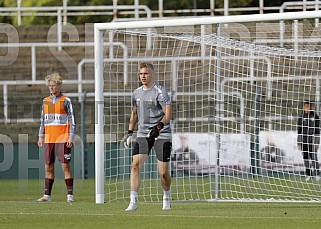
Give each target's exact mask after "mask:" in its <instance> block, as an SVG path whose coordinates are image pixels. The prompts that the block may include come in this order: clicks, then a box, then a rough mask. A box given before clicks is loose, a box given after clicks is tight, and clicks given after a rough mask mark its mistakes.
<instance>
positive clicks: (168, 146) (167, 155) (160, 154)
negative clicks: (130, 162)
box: [133, 137, 172, 162]
mask: <svg viewBox="0 0 321 229" xmlns="http://www.w3.org/2000/svg"><path fill="white" fill-rule="evenodd" d="M153 146H154V149H155V153H156V157H157V159H158V160H159V161H162V162H169V161H170V159H171V151H172V142H171V140H170V139H157V140H154V139H152V138H143V137H138V138H136V143H135V146H134V150H133V155H137V154H148V155H149V153H150V151H151V149H152V147H153Z"/></svg>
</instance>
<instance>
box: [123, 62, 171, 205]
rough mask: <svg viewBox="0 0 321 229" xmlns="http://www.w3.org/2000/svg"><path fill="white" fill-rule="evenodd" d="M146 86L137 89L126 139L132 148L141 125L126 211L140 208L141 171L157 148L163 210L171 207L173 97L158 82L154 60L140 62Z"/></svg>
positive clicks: (140, 73) (140, 74)
mask: <svg viewBox="0 0 321 229" xmlns="http://www.w3.org/2000/svg"><path fill="white" fill-rule="evenodd" d="M139 77H140V81H141V84H142V86H141V87H139V88H137V89H136V90H135V91H134V92H133V96H132V112H131V117H130V123H129V127H128V132H127V134H126V135H125V137H124V138H123V141H124V146H125V148H128V147H129V144H130V142H131V138H132V134H133V132H134V129H135V127H136V123H137V124H138V130H137V138H136V143H135V145H134V149H133V162H132V168H131V174H130V183H131V184H130V204H129V206H128V208H127V209H126V211H134V210H136V209H137V198H138V189H139V183H140V178H139V176H140V175H139V174H140V170H141V168H142V166H143V165H144V162H145V161H146V159H147V158H148V155H149V153H150V151H151V148H152V147H154V149H155V152H156V157H157V160H158V163H157V164H158V173H159V176H160V180H161V185H162V187H163V191H164V195H163V208H162V209H163V210H170V209H171V195H170V186H171V177H170V174H169V171H168V166H169V161H170V157H171V149H172V141H171V136H172V133H171V127H170V125H169V124H170V119H171V118H172V104H171V99H170V97H169V95H168V93H167V92H166V90H165V88H164V87H162V86H160V85H158V84H157V83H156V82H155V79H154V77H155V72H154V66H153V65H152V64H151V63H141V64H140V65H139Z"/></svg>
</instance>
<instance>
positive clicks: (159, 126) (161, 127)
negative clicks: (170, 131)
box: [157, 122, 165, 130]
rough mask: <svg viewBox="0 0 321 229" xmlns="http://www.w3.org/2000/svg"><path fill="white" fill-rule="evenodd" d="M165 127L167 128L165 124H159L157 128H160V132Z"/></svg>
mask: <svg viewBox="0 0 321 229" xmlns="http://www.w3.org/2000/svg"><path fill="white" fill-rule="evenodd" d="M164 126H165V124H164V123H163V122H159V123H158V124H157V127H158V129H159V130H161V129H163V127H164Z"/></svg>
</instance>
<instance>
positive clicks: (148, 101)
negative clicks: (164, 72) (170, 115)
mask: <svg viewBox="0 0 321 229" xmlns="http://www.w3.org/2000/svg"><path fill="white" fill-rule="evenodd" d="M171 103H172V102H171V98H170V97H169V95H168V93H167V92H166V90H165V88H163V87H162V86H160V85H158V84H154V85H153V86H152V87H151V88H149V89H144V88H143V86H141V87H139V88H137V89H136V90H135V91H134V93H133V96H132V105H133V106H135V107H136V108H137V116H138V131H137V137H147V134H148V131H149V128H151V127H153V126H155V125H156V124H157V123H159V122H161V121H162V119H163V117H164V115H165V113H164V111H163V107H164V108H165V106H166V105H171ZM158 138H159V139H171V128H170V125H169V124H167V125H165V126H164V128H163V129H162V130H161V132H160V134H159V137H158Z"/></svg>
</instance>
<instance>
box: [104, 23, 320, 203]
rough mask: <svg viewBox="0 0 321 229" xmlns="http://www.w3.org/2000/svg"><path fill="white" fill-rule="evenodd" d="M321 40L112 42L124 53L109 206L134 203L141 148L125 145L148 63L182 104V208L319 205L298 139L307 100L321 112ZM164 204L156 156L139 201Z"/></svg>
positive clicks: (226, 29)
mask: <svg viewBox="0 0 321 229" xmlns="http://www.w3.org/2000/svg"><path fill="white" fill-rule="evenodd" d="M280 31H283V32H282V33H281V32H280ZM320 35H321V34H320V29H319V28H318V27H314V26H313V24H310V23H309V21H303V22H300V23H298V22H283V23H280V22H276V23H257V24H253V23H252V24H251V23H248V24H226V25H220V26H216V25H211V26H190V27H188V26H187V27H184V28H182V27H169V28H149V29H135V30H117V31H112V32H109V34H108V36H107V33H106V36H105V41H107V42H111V43H112V42H122V43H123V44H124V46H117V47H116V46H105V47H104V55H105V56H104V57H105V58H106V59H108V61H106V62H105V65H104V98H105V108H104V116H105V117H104V120H105V126H104V131H105V147H106V152H105V157H106V159H105V175H106V197H107V201H115V200H125V201H128V200H129V192H130V166H131V150H132V148H130V149H129V150H127V149H124V147H123V145H122V142H121V138H122V137H123V136H124V134H125V133H126V132H127V128H128V124H129V117H130V111H131V95H132V92H133V91H134V90H135V89H136V88H137V87H139V86H140V82H139V77H138V65H139V63H140V62H151V63H153V64H154V66H155V72H156V81H157V82H158V83H159V84H160V85H163V86H164V87H165V88H166V89H167V91H168V92H169V93H170V96H171V98H172V105H173V120H172V122H171V126H172V130H173V138H172V142H173V150H172V160H171V162H170V164H171V166H170V167H171V168H170V170H171V171H170V172H171V176H172V186H171V193H172V198H173V200H177V201H189V200H201V201H202V200H207V201H209V200H243V201H244V200H249V201H313V200H319V197H320V194H321V191H320V190H321V189H320V184H321V183H320V182H319V181H318V179H317V178H318V176H315V177H313V179H312V180H309V181H306V176H305V166H304V163H303V158H302V152H301V151H300V150H299V149H298V147H297V133H296V131H297V119H298V117H299V116H300V115H301V113H302V107H303V100H311V101H314V107H313V108H314V110H315V111H316V112H317V113H318V112H319V101H320V82H319V75H320V71H321V69H320V57H321V55H320V51H319V50H320V45H319V43H320V41H321V39H320ZM134 136H135V135H134ZM132 145H133V144H132ZM317 155H319V151H318V152H317ZM316 173H317V171H316ZM315 175H317V174H315ZM162 195H163V191H162V188H161V185H160V181H159V177H158V170H157V159H156V157H155V153H154V152H153V151H152V152H151V155H150V157H149V159H148V161H147V162H146V163H145V165H144V167H143V170H142V171H141V185H140V191H139V200H140V201H148V202H153V201H160V200H162Z"/></svg>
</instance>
